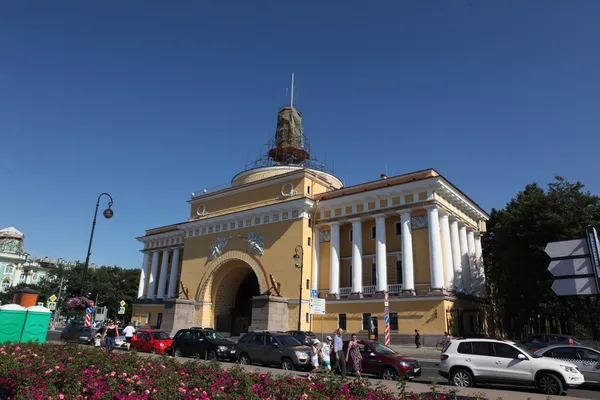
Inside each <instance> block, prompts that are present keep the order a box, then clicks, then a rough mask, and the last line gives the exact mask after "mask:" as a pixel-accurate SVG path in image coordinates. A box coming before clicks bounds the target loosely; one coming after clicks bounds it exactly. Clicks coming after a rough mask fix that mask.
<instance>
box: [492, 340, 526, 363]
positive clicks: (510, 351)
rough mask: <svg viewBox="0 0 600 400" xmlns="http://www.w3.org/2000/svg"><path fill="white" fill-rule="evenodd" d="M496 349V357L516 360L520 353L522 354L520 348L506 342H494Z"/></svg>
mask: <svg viewBox="0 0 600 400" xmlns="http://www.w3.org/2000/svg"><path fill="white" fill-rule="evenodd" d="M494 349H495V350H496V357H502V358H510V359H513V360H514V359H515V358H517V356H518V355H519V354H522V353H521V352H520V351H519V350H517V349H515V348H514V347H512V346H509V345H507V344H504V343H494Z"/></svg>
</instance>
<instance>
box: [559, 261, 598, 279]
mask: <svg viewBox="0 0 600 400" xmlns="http://www.w3.org/2000/svg"><path fill="white" fill-rule="evenodd" d="M548 271H550V273H551V274H552V275H553V276H555V277H557V278H559V277H561V276H573V275H593V274H594V269H593V267H592V260H590V259H589V258H569V259H565V260H553V261H550V266H549V267H548Z"/></svg>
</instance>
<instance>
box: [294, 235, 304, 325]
mask: <svg viewBox="0 0 600 400" xmlns="http://www.w3.org/2000/svg"><path fill="white" fill-rule="evenodd" d="M295 251H296V254H294V257H293V258H294V261H296V263H295V264H294V266H295V267H296V268H300V297H299V300H298V330H301V324H302V281H303V277H302V275H303V270H304V249H303V248H302V246H300V245H298V246H296V249H295Z"/></svg>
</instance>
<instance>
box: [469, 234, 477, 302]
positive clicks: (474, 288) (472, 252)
mask: <svg viewBox="0 0 600 400" xmlns="http://www.w3.org/2000/svg"><path fill="white" fill-rule="evenodd" d="M467 250H468V251H469V267H470V269H471V290H470V293H471V294H473V295H476V294H477V289H478V287H477V281H478V280H479V279H478V278H477V272H478V271H477V260H476V259H475V233H474V232H473V230H472V229H467Z"/></svg>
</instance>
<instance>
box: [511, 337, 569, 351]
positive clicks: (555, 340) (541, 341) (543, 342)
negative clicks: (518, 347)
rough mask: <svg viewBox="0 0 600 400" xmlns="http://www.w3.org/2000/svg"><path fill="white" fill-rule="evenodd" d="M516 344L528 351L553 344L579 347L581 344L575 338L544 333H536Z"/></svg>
mask: <svg viewBox="0 0 600 400" xmlns="http://www.w3.org/2000/svg"><path fill="white" fill-rule="evenodd" d="M517 343H519V344H522V345H524V346H525V347H527V348H528V349H529V350H530V351H533V352H535V351H537V350H539V349H542V348H544V347H548V346H553V345H555V344H576V345H581V343H580V342H579V341H578V340H577V339H576V338H575V336H570V335H555V334H546V333H538V334H534V335H529V336H527V337H525V338H524V339H522V340H519V341H518V342H517Z"/></svg>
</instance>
